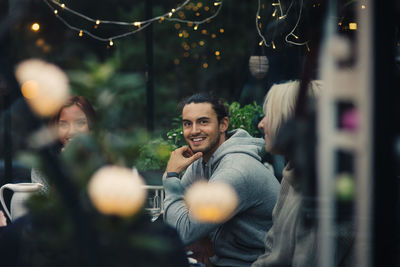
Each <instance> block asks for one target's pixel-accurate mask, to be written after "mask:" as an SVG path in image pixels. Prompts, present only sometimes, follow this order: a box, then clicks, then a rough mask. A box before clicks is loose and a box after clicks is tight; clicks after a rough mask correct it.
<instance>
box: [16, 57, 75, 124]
mask: <svg viewBox="0 0 400 267" xmlns="http://www.w3.org/2000/svg"><path fill="white" fill-rule="evenodd" d="M15 76H16V78H17V80H18V82H19V84H20V85H21V91H22V95H23V96H24V98H25V100H26V101H27V102H28V104H29V106H30V107H31V108H32V110H33V111H34V112H35V113H36V114H37V115H39V116H42V117H49V116H52V115H54V114H55V113H56V112H57V111H58V110H59V109H60V107H61V106H62V105H63V104H64V102H65V100H66V99H67V98H68V96H69V82H68V77H67V75H66V74H65V73H64V72H63V71H62V70H61V69H60V68H59V67H57V66H55V65H53V64H50V63H47V62H45V61H42V60H39V59H29V60H25V61H23V62H22V63H20V64H19V65H18V66H17V68H16V70H15Z"/></svg>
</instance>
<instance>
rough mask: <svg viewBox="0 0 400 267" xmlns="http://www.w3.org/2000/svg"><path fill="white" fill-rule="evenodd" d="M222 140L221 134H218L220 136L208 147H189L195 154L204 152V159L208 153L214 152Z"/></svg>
mask: <svg viewBox="0 0 400 267" xmlns="http://www.w3.org/2000/svg"><path fill="white" fill-rule="evenodd" d="M220 139H221V133H220V132H218V135H217V136H216V138H215V139H214V140H211V143H210V144H209V145H208V146H206V147H205V148H200V149H195V148H193V147H192V146H191V145H189V146H190V149H191V150H192V151H193V152H194V153H197V152H202V153H203V157H204V156H205V155H207V154H208V153H210V152H211V151H213V150H214V148H215V147H216V146H218V143H219V140H220Z"/></svg>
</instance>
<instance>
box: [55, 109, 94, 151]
mask: <svg viewBox="0 0 400 267" xmlns="http://www.w3.org/2000/svg"><path fill="white" fill-rule="evenodd" d="M57 129H58V137H59V139H60V141H61V143H62V144H63V145H64V146H65V145H66V144H67V143H68V142H70V141H71V140H72V138H73V137H74V135H76V134H77V133H86V132H89V123H88V119H87V117H86V115H85V113H84V112H83V111H82V109H81V108H80V107H79V106H77V105H72V106H70V107H66V108H64V109H63V110H62V111H61V113H60V118H59V119H58V124H57Z"/></svg>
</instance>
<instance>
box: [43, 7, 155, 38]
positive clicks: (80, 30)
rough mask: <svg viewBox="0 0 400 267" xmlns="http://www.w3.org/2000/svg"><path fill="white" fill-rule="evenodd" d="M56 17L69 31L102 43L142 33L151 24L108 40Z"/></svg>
mask: <svg viewBox="0 0 400 267" xmlns="http://www.w3.org/2000/svg"><path fill="white" fill-rule="evenodd" d="M44 2H45V3H46V4H47V5H49V7H50V8H53V7H52V6H51V5H50V3H49V2H48V1H47V0H44ZM56 17H57V18H58V19H59V20H60V21H61V22H62V23H63V24H64V25H65V26H67V27H68V28H69V29H71V30H73V31H76V32H79V33H80V32H83V33H85V34H87V35H88V36H90V37H92V38H93V39H96V40H98V41H102V42H109V41H112V40H115V39H119V38H122V37H126V36H129V35H132V34H135V33H137V32H138V31H141V30H143V29H145V28H147V27H148V26H149V25H150V23H147V24H145V25H143V26H142V27H140V28H138V29H136V30H133V31H130V32H126V33H123V34H119V35H114V36H111V37H108V38H102V37H99V36H97V35H95V34H93V33H91V32H90V31H88V30H85V29H81V28H78V27H75V26H73V25H71V24H69V23H68V22H67V21H66V20H65V19H64V18H62V17H61V16H59V15H57V16H56Z"/></svg>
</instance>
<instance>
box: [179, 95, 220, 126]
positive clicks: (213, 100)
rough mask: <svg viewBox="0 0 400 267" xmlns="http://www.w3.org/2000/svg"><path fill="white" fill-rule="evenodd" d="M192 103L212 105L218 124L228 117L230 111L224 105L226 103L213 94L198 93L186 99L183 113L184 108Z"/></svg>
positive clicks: (183, 103)
mask: <svg viewBox="0 0 400 267" xmlns="http://www.w3.org/2000/svg"><path fill="white" fill-rule="evenodd" d="M190 103H195V104H198V103H210V104H211V106H212V108H213V109H214V111H215V113H216V114H217V118H218V122H220V121H221V120H222V119H223V118H224V117H228V109H227V108H226V106H225V105H224V101H223V100H222V99H219V98H217V97H215V96H214V95H213V94H211V93H197V94H194V95H192V96H189V97H187V98H185V99H184V100H183V101H182V103H181V113H182V110H183V108H184V107H185V106H186V105H189V104H190Z"/></svg>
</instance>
